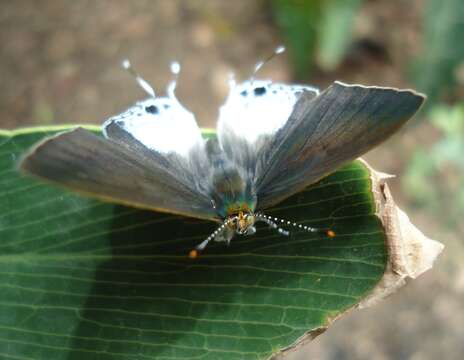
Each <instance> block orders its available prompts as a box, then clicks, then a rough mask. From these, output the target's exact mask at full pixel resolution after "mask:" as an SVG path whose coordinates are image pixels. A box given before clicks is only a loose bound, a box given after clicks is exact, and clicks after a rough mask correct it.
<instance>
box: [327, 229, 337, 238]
mask: <svg viewBox="0 0 464 360" xmlns="http://www.w3.org/2000/svg"><path fill="white" fill-rule="evenodd" d="M327 236H328V237H331V238H333V237H335V231H333V230H327Z"/></svg>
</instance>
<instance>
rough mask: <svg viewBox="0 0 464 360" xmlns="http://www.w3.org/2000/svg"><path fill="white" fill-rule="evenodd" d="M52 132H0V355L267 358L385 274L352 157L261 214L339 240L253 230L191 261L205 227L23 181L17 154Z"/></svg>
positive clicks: (363, 182) (365, 175)
mask: <svg viewBox="0 0 464 360" xmlns="http://www.w3.org/2000/svg"><path fill="white" fill-rule="evenodd" d="M58 130H59V129H56V128H55V129H53V128H47V129H40V128H37V129H29V130H22V131H16V132H3V133H1V134H0V185H1V187H0V191H1V196H0V358H4V359H35V360H37V359H39V360H40V359H58V360H59V359H63V360H64V359H66V360H70V359H71V360H72V359H90V360H92V359H99V360H102V359H108V360H109V359H111V360H113V359H114V360H117V359H124V360H127V359H129V360H135V359H137V360H139V359H166V360H168V359H169V360H171V359H197V358H198V359H225V360H227V359H266V358H268V357H269V356H270V355H271V354H272V353H275V352H276V351H278V350H279V349H281V348H284V347H287V346H289V345H291V344H293V343H294V342H296V341H297V339H298V338H300V337H301V336H303V335H304V334H305V333H306V332H307V331H310V330H313V329H318V328H320V327H323V326H326V325H328V323H329V322H330V320H331V319H333V318H334V317H336V316H338V315H339V314H341V313H342V312H344V311H346V310H347V309H349V308H351V307H353V306H354V305H355V304H357V303H358V302H359V301H360V300H361V299H362V298H363V297H365V295H366V294H368V293H369V292H370V291H371V290H372V289H373V288H374V287H375V285H376V284H377V283H378V281H379V280H380V279H381V277H382V274H383V273H384V269H385V264H386V261H387V254H386V250H385V234H384V229H383V227H382V225H381V222H380V220H379V218H378V217H377V216H376V215H375V214H374V212H375V206H374V201H373V195H372V192H371V181H370V179H369V172H368V170H367V168H366V166H365V165H364V164H363V163H361V162H359V161H355V162H353V163H351V164H349V165H347V166H345V167H344V168H342V169H340V170H339V171H337V172H336V173H334V174H332V175H330V176H329V177H327V178H325V179H324V180H322V181H321V182H319V183H318V184H315V185H314V186H311V187H309V188H308V189H307V190H306V191H304V192H302V193H300V194H297V195H295V196H293V197H292V198H290V199H288V200H286V201H284V202H283V203H281V204H280V205H279V206H278V207H276V208H274V209H269V210H268V211H267V213H268V214H269V215H273V216H277V217H283V218H286V219H289V220H292V221H296V222H300V223H303V224H308V225H311V226H316V227H331V228H332V229H333V230H334V231H335V232H336V234H337V235H336V237H334V238H328V237H326V236H325V235H323V234H311V233H306V232H298V231H296V230H295V231H292V234H291V236H290V237H282V236H280V235H279V234H277V233H276V232H275V231H271V230H269V229H267V228H266V227H263V226H262V227H259V228H258V232H257V234H256V235H255V236H250V237H237V238H235V239H234V240H233V241H232V244H231V246H230V247H226V246H224V245H223V244H220V243H217V244H212V245H210V246H208V248H207V250H206V251H205V253H204V254H202V256H201V257H200V258H199V259H196V260H191V259H189V258H188V257H187V253H188V251H189V250H190V249H191V248H192V247H194V246H195V245H196V244H198V243H199V242H200V241H201V240H203V239H204V238H205V237H206V236H208V235H209V234H210V233H211V232H212V231H213V230H214V229H215V226H216V225H215V224H214V223H210V222H204V221H198V220H193V219H187V218H181V217H177V216H172V215H162V214H158V213H154V212H147V211H140V210H136V209H132V208H127V207H122V206H117V205H112V204H107V203H102V202H99V201H96V200H92V199H87V198H83V197H80V196H77V195H75V194H72V193H70V192H67V191H64V190H61V189H59V188H56V187H54V186H51V185H47V184H44V183H41V182H38V181H36V180H34V179H31V178H27V177H23V176H21V175H20V174H18V172H17V171H16V169H15V167H16V165H17V162H18V159H20V157H21V155H22V154H23V153H24V151H26V150H27V149H28V148H29V147H30V146H31V145H33V144H34V143H35V142H36V141H39V140H41V139H43V138H44V137H45V136H47V135H52V134H54V133H56V132H57V131H58ZM108 176H111V174H108Z"/></svg>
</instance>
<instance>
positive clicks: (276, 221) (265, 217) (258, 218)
mask: <svg viewBox="0 0 464 360" xmlns="http://www.w3.org/2000/svg"><path fill="white" fill-rule="evenodd" d="M256 221H262V222H265V223H266V224H268V225H269V226H270V227H271V228H273V229H277V231H278V232H279V234H282V235H286V236H288V235H289V234H290V232H289V231H287V230H284V229H282V228H281V227H279V225H277V224H281V225H287V226H293V227H296V228H298V229H301V230H305V231H308V232H312V233H315V232H324V233H326V234H327V236H328V237H334V236H335V232H334V231H333V230H331V229H321V228H313V227H311V226H306V225H302V224H297V223H295V222H291V221H287V220H284V219H279V218H276V217H272V216H268V215H264V214H261V213H260V214H257V215H256Z"/></svg>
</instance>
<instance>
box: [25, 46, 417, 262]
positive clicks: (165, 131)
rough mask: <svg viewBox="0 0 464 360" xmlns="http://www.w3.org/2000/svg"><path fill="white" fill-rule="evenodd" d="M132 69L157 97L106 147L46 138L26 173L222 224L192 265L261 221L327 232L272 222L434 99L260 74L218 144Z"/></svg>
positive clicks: (124, 120) (118, 121) (122, 124)
mask: <svg viewBox="0 0 464 360" xmlns="http://www.w3.org/2000/svg"><path fill="white" fill-rule="evenodd" d="M280 51H281V49H278V50H276V52H275V54H277V53H279V52H280ZM263 64H264V62H262V63H259V64H258V65H257V66H256V69H255V73H256V72H257V70H258V69H259V68H260V67H261V66H262V65H263ZM124 66H125V67H126V68H127V69H128V70H129V71H130V72H131V73H132V74H133V75H134V76H135V78H136V80H137V82H138V83H139V85H140V86H141V87H142V88H143V89H144V90H145V91H146V92H147V93H148V94H149V98H147V99H146V100H143V101H140V102H137V103H136V104H135V105H133V106H132V107H130V108H129V109H128V110H127V111H125V112H123V113H121V114H119V115H117V116H114V117H111V118H109V119H108V120H106V121H105V122H104V124H103V127H102V129H103V137H101V136H98V135H96V134H94V133H92V132H90V131H88V130H85V129H83V128H76V129H73V130H71V131H67V132H63V133H60V134H58V135H56V136H53V137H51V138H48V139H45V140H44V141H42V142H40V143H39V144H37V145H36V146H34V148H33V149H32V150H31V151H30V152H29V153H28V154H27V155H26V156H25V157H24V158H23V160H22V162H21V164H20V169H21V170H23V171H24V172H26V173H29V174H32V175H35V176H38V177H40V178H43V179H45V180H48V181H51V182H54V183H58V184H60V185H62V186H64V187H67V188H69V189H71V190H75V191H78V192H80V193H83V194H87V195H89V196H93V197H96V198H99V199H102V200H106V201H110V202H114V203H120V204H124V205H129V206H134V207H138V208H142V209H150V210H154V211H159V212H165V213H172V214H178V215H183V216H186V217H192V218H199V219H206V220H212V221H216V222H218V223H219V226H218V228H217V229H216V230H215V231H214V232H213V233H212V234H211V235H210V236H208V237H207V238H206V239H205V240H204V241H202V242H201V243H200V244H198V245H197V246H196V247H195V248H194V249H193V250H192V251H191V252H190V256H191V257H196V256H198V253H199V252H200V251H203V250H204V249H205V247H206V246H207V244H208V243H209V242H210V241H212V240H214V241H220V242H225V243H227V244H229V243H230V241H231V240H232V238H233V237H234V236H235V235H236V234H240V235H251V234H254V233H255V232H256V226H255V225H256V223H258V222H264V223H265V224H267V225H269V226H270V227H271V228H274V229H276V230H277V231H279V233H281V234H282V235H288V231H287V230H284V229H283V228H281V227H279V225H278V224H279V223H280V224H282V223H283V224H292V225H294V226H297V227H299V228H301V229H303V230H306V231H311V232H314V231H321V229H315V228H311V227H308V226H302V225H297V224H295V223H291V222H289V221H284V220H282V219H277V218H272V217H270V216H267V215H266V214H265V213H264V211H265V210H266V209H268V208H270V207H272V206H274V205H276V204H278V203H279V202H281V201H282V200H284V199H286V198H288V197H290V196H292V195H294V194H296V193H298V192H299V191H301V190H303V189H304V188H305V187H307V186H308V185H311V184H313V183H315V182H317V181H319V180H320V179H322V178H323V177H325V176H327V175H328V174H330V173H332V172H334V171H335V170H336V169H338V168H339V167H341V166H342V165H344V164H346V163H347V162H349V161H352V160H354V159H355V158H357V157H359V156H360V155H362V154H364V153H365V152H367V151H369V150H370V149H372V148H373V147H374V146H376V145H378V144H379V143H381V142H382V141H384V140H386V139H387V138H388V137H390V136H391V135H392V134H393V133H395V132H396V131H397V130H398V129H399V128H400V127H401V126H402V125H403V124H404V123H405V122H406V121H408V120H409V119H410V118H411V117H412V116H413V115H414V114H415V113H416V111H417V110H418V109H419V108H420V106H421V105H422V103H423V102H424V99H425V96H424V95H422V94H419V93H417V92H415V91H413V90H399V89H395V88H388V87H378V86H362V85H348V84H345V83H342V82H339V81H336V82H334V83H333V84H332V85H330V86H329V87H327V88H326V89H325V90H323V91H319V90H318V89H316V88H314V87H311V86H306V85H289V84H283V83H275V82H272V81H267V80H256V79H254V75H255V73H254V75H253V77H252V78H251V79H249V80H247V81H244V82H242V83H236V82H235V81H234V80H231V81H230V92H229V95H228V97H227V99H226V101H225V103H224V105H223V106H222V107H221V108H220V111H219V119H218V122H217V128H216V136H214V137H210V138H205V137H204V136H203V135H202V131H201V130H200V128H199V127H198V125H197V123H196V121H195V117H194V115H193V114H192V113H191V112H189V111H188V110H187V109H186V108H184V107H183V106H182V104H181V103H180V102H179V101H178V99H177V98H176V96H175V87H176V80H174V81H172V82H171V83H170V84H169V86H168V89H167V95H166V96H162V97H158V96H156V95H155V92H154V90H153V88H152V87H151V86H150V85H149V84H148V83H147V82H146V81H145V80H144V79H143V78H142V77H140V76H139V75H138V74H137V73H136V72H135V70H133V68H131V67H130V64H129V62H127V61H126V62H125V63H124ZM171 70H172V72H173V73H175V74H178V73H179V70H180V67H179V65H178V64H177V63H173V64H172V67H171ZM324 231H325V232H326V234H327V235H328V236H335V233H334V232H333V231H332V230H330V229H329V230H327V229H326V230H324Z"/></svg>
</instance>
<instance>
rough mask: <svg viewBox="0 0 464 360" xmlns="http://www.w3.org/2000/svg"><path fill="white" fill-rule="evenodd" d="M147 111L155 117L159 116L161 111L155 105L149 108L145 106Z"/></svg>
mask: <svg viewBox="0 0 464 360" xmlns="http://www.w3.org/2000/svg"><path fill="white" fill-rule="evenodd" d="M145 111H146V112H147V113H149V114H153V115H156V114H159V109H158V107H157V106H155V105H149V106H145Z"/></svg>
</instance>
